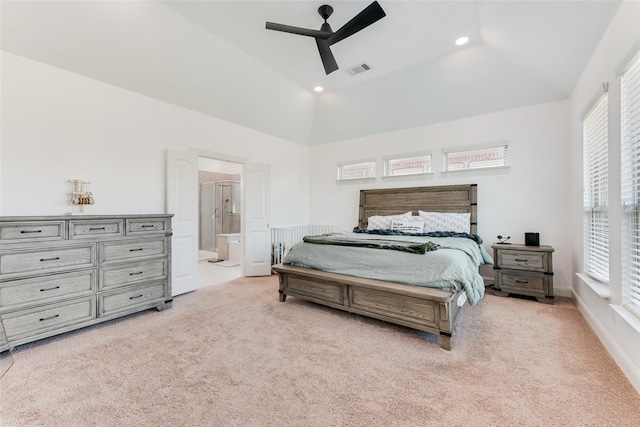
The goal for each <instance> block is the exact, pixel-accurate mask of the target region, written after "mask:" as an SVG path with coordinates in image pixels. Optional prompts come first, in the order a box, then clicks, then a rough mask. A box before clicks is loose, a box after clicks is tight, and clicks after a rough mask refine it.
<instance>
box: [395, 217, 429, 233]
mask: <svg viewBox="0 0 640 427" xmlns="http://www.w3.org/2000/svg"><path fill="white" fill-rule="evenodd" d="M391 229H392V230H396V231H402V232H403V233H422V230H423V229H424V222H423V221H398V220H393V221H391Z"/></svg>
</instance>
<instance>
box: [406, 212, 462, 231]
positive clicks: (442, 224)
mask: <svg viewBox="0 0 640 427" xmlns="http://www.w3.org/2000/svg"><path fill="white" fill-rule="evenodd" d="M418 216H419V217H420V219H421V220H423V221H424V232H425V233H429V232H431V231H454V232H457V233H470V232H471V214H470V213H452V212H424V211H418Z"/></svg>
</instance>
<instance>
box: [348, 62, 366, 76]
mask: <svg viewBox="0 0 640 427" xmlns="http://www.w3.org/2000/svg"><path fill="white" fill-rule="evenodd" d="M370 69H371V67H370V66H369V64H367V63H366V62H363V63H362V64H358V65H356V66H355V67H351V68H347V69H346V70H345V71H346V72H347V73H348V74H349V75H350V76H355V75H356V74H360V73H364V72H365V71H369V70H370Z"/></svg>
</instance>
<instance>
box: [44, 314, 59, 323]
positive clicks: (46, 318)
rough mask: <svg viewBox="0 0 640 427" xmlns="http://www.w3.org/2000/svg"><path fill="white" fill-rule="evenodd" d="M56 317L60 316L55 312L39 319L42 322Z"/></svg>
mask: <svg viewBox="0 0 640 427" xmlns="http://www.w3.org/2000/svg"><path fill="white" fill-rule="evenodd" d="M56 317H60V315H59V314H55V315H53V316H49V317H43V318H42V319H40V321H41V322H44V321H47V320H51V319H55V318H56Z"/></svg>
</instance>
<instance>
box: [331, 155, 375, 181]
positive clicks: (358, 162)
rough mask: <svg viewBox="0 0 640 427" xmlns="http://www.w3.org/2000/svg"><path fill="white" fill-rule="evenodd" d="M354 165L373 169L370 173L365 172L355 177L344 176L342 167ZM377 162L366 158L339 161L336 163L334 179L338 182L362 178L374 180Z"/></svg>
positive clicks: (360, 179)
mask: <svg viewBox="0 0 640 427" xmlns="http://www.w3.org/2000/svg"><path fill="white" fill-rule="evenodd" d="M355 166H362V167H367V166H368V167H373V170H372V171H371V172H370V173H368V174H367V173H365V174H364V175H363V176H356V177H351V178H347V177H345V176H344V169H345V168H348V167H355ZM377 166H378V165H377V164H376V161H375V159H373V160H372V159H366V160H352V161H347V162H340V163H338V165H337V178H336V181H338V182H345V181H362V180H372V179H373V180H375V179H376V176H377Z"/></svg>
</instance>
